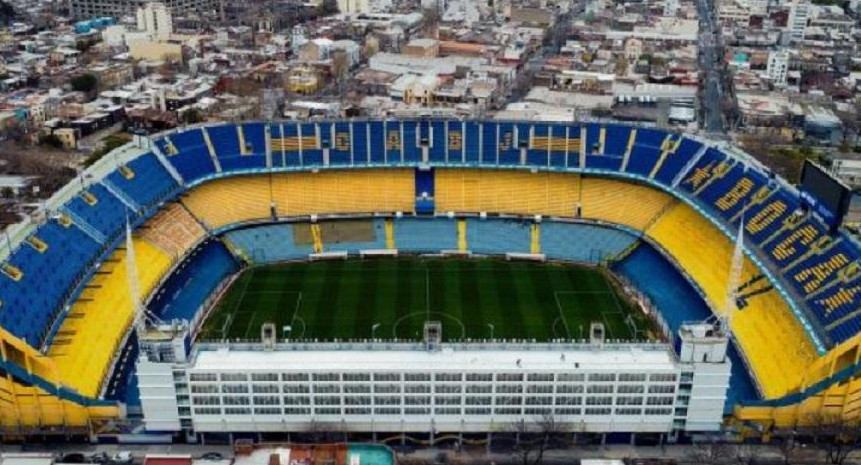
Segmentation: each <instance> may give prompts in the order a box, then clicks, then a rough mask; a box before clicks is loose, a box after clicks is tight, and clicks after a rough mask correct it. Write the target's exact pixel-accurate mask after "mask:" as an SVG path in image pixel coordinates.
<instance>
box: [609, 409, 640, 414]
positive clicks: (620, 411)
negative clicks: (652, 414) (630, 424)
mask: <svg viewBox="0 0 861 465" xmlns="http://www.w3.org/2000/svg"><path fill="white" fill-rule="evenodd" d="M642 413H643V410H642V409H638V408H617V409H616V415H640V414H642Z"/></svg>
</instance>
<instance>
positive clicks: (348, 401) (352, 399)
mask: <svg viewBox="0 0 861 465" xmlns="http://www.w3.org/2000/svg"><path fill="white" fill-rule="evenodd" d="M344 404H345V405H371V398H370V397H369V396H348V397H344Z"/></svg>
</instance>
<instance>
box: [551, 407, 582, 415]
mask: <svg viewBox="0 0 861 465" xmlns="http://www.w3.org/2000/svg"><path fill="white" fill-rule="evenodd" d="M553 412H554V413H555V414H556V415H580V409H579V408H557V409H555V410H554V411H553Z"/></svg>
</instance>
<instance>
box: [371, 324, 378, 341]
mask: <svg viewBox="0 0 861 465" xmlns="http://www.w3.org/2000/svg"><path fill="white" fill-rule="evenodd" d="M379 327H380V324H379V323H374V325H373V326H371V339H374V336H375V335H376V334H377V328H379Z"/></svg>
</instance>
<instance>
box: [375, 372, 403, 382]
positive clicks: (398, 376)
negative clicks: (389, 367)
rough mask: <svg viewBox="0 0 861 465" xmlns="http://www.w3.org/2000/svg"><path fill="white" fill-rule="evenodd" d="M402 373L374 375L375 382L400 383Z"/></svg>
mask: <svg viewBox="0 0 861 465" xmlns="http://www.w3.org/2000/svg"><path fill="white" fill-rule="evenodd" d="M400 380H401V374H400V373H374V381H400Z"/></svg>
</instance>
